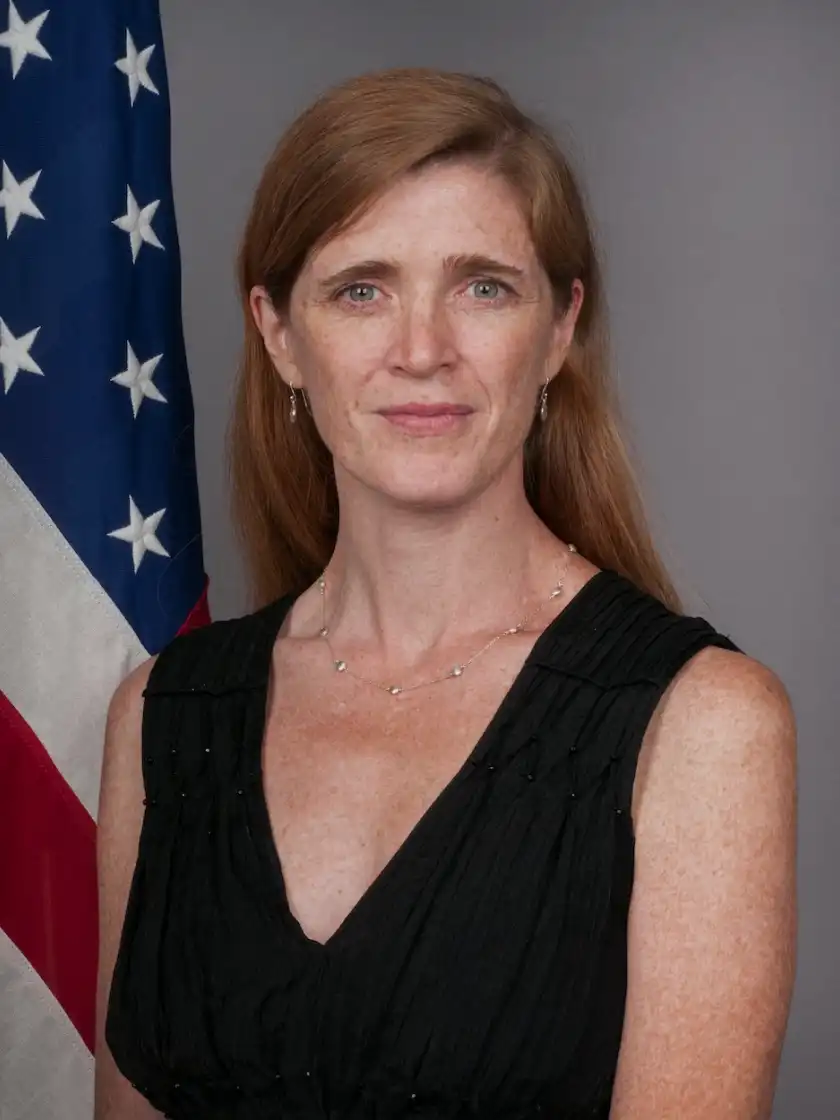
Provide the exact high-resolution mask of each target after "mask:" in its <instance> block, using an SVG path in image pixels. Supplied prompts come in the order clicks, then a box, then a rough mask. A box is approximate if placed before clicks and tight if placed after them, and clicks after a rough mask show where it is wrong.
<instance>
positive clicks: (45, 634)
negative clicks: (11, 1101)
mask: <svg viewBox="0 0 840 1120" xmlns="http://www.w3.org/2000/svg"><path fill="white" fill-rule="evenodd" d="M129 561H130V557H127V562H129ZM0 619H2V628H3V633H4V634H6V635H13V634H14V635H17V636H18V640H17V641H14V642H12V641H9V642H3V643H0V689H2V691H3V692H5V694H6V696H7V697H8V698H9V700H10V701H11V703H12V704H13V705H14V706H15V708H17V710H18V712H19V713H20V714H21V716H23V718H24V719H25V720H26V722H27V723H28V724H29V726H30V727H31V728H32V730H33V731H34V732H35V734H36V735H37V736H38V738H39V739H40V740H41V742H42V743H43V744H44V746H45V747H46V749H47V750H48V751H49V753H50V756H51V758H52V760H53V762H55V764H56V766H57V767H58V769H59V770H60V771H61V773H62V774H63V776H64V779H65V781H66V782H67V783H68V784H69V785H70V787H71V788H72V789H73V791H74V792H75V794H76V796H77V797H78V798H79V800H80V801H81V802H82V804H83V805H84V806H85V808H86V809H87V811H88V812H89V813H90V815H91V816H92V817H93V818H94V819H95V818H96V811H97V802H98V797H99V775H100V770H101V763H102V739H103V735H104V732H105V717H106V714H107V707H108V700H109V699H110V697H111V694H112V693H113V691H114V689H115V688H116V687H117V685H118V684H119V682H120V681H121V680H122V679H123V677H125V676H126V675H127V674H128V673H129V672H130V671H131V670H132V669H133V668H135V666H137V665H139V664H140V663H141V662H142V661H144V660H145V659H146V657H147V656H148V654H147V652H146V650H145V649H144V648H143V646H142V645H141V643H140V640H139V639H138V637H137V635H136V634H135V633H134V631H133V630H132V629H131V627H130V626H129V625H128V623H127V622H126V620H125V618H124V616H123V615H122V613H121V612H120V611H119V610H118V609H117V607H116V606H115V604H114V602H113V600H112V599H111V598H110V597H109V596H108V595H106V594H105V592H104V591H103V589H102V587H101V586H100V584H99V583H97V581H96V580H95V579H94V578H93V576H92V575H91V573H90V572H89V571H88V569H87V568H86V567H85V566H84V565H83V564H82V562H81V560H79V557H78V556H77V555H76V553H75V552H74V551H73V549H72V548H71V547H70V545H69V544H68V543H67V541H66V540H65V538H64V537H63V536H62V534H61V533H60V532H59V529H58V527H57V526H56V525H55V523H54V522H53V521H52V520H51V518H50V517H49V516H48V515H47V513H46V511H45V510H44V509H43V507H42V506H41V505H40V503H39V502H38V501H37V499H36V498H35V495H34V494H33V493H32V492H31V490H29V488H28V487H27V486H26V484H25V483H24V482H23V480H22V479H21V478H20V476H19V475H18V474H17V473H16V472H15V470H14V469H13V468H12V466H11V464H10V463H9V461H8V460H7V459H6V458H4V456H2V455H0ZM3 1120H5V1116H4V1117H3Z"/></svg>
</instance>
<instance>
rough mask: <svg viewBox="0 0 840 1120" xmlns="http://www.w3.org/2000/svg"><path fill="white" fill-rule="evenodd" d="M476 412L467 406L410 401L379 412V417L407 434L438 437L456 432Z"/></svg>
mask: <svg viewBox="0 0 840 1120" xmlns="http://www.w3.org/2000/svg"><path fill="white" fill-rule="evenodd" d="M474 411H475V409H473V408H470V407H469V405H465V404H451V403H447V402H439V403H437V404H434V403H423V402H421V401H410V402H409V403H407V404H398V405H393V406H392V407H391V408H382V409H380V410H379V415H380V416H381V417H382V418H383V419H384V420H387V421H388V423H389V424H391V425H392V426H393V427H395V428H398V429H399V430H400V431H402V432H404V433H405V434H410V435H415V436H436V435H446V434H447V433H448V432H456V431H457V430H458V429H459V428H460V427H461V426H462V425H463V424H464V422H465V420H466V417H468V416H471V415H472V414H473V412H474Z"/></svg>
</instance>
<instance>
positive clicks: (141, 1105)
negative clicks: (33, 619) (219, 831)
mask: <svg viewBox="0 0 840 1120" xmlns="http://www.w3.org/2000/svg"><path fill="white" fill-rule="evenodd" d="M154 661H155V659H154V658H150V659H149V660H148V661H145V662H144V663H143V664H142V665H139V666H138V667H137V668H136V669H135V670H134V671H133V672H132V673H130V674H129V675H128V676H127V677H126V678H125V680H124V681H123V682H122V684H120V686H119V687H118V688H117V690H116V692H115V693H114V695H113V697H112V699H111V703H110V705H109V708H108V720H107V724H106V730H105V747H104V753H103V759H102V781H101V785H100V790H99V814H98V821H97V839H96V846H97V868H98V878H99V969H98V976H97V990H96V1078H95V1086H96V1089H95V1106H94V1120H155V1118H159V1117H160V1116H161V1113H159V1112H158V1111H157V1110H156V1109H154V1108H152V1106H151V1105H150V1104H149V1102H148V1101H147V1100H146V1098H145V1097H143V1096H142V1095H141V1094H140V1093H138V1092H137V1090H136V1089H133V1088H132V1086H131V1085H130V1083H129V1082H128V1081H127V1080H126V1078H125V1077H123V1075H122V1074H121V1073H120V1071H119V1070H118V1069H117V1066H116V1063H115V1061H114V1059H113V1057H112V1056H111V1052H110V1050H109V1049H108V1045H107V1043H106V1042H105V1015H106V1012H107V1009H108V994H109V991H110V988H111V976H112V973H113V971H114V964H115V962H116V958H117V950H118V948H119V943H120V934H121V933H122V925H123V919H124V917H125V909H126V904H127V902H128V892H129V888H130V887H131V880H132V876H133V874H134V865H135V862H136V859H137V846H138V841H139V838H140V827H141V825H142V823H143V773H142V763H141V743H140V738H141V736H140V729H141V717H142V710H143V697H142V692H143V689H144V688H145V687H146V681H147V679H148V676H149V672H150V670H151V668H152V665H153V664H154Z"/></svg>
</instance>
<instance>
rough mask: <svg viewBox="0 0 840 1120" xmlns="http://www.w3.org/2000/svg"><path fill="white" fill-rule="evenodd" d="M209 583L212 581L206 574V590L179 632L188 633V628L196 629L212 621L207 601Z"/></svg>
mask: <svg viewBox="0 0 840 1120" xmlns="http://www.w3.org/2000/svg"><path fill="white" fill-rule="evenodd" d="M209 585H210V581H209V579H208V578H207V576H205V577H204V590H203V591H202V592H201V595H199V597H198V602H197V603H196V604H195V606H194V607H193V609H192V610H191V611H190V613H189V614H188V615H187V617H186V618H185V619H184V623H183V625H182V626H181V629H180V630H179V631H178V633H179V634H186V632H187V631H188V630H195V629H196V627H198V626H206V625H207V623H208V622H209V621H210V607H209V605H208V603H207V588H208V587H209Z"/></svg>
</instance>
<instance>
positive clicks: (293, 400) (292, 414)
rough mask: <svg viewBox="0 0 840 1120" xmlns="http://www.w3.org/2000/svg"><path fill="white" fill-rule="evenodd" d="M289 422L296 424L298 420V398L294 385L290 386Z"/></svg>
mask: <svg viewBox="0 0 840 1120" xmlns="http://www.w3.org/2000/svg"><path fill="white" fill-rule="evenodd" d="M289 401H290V404H289V420H291V422H292V423H293V424H294V423H295V422H296V420H297V397H296V396H295V387H294V385H290V386H289Z"/></svg>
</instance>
